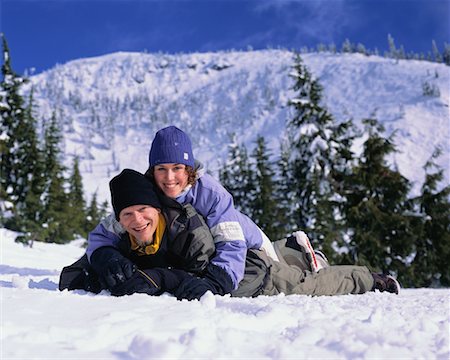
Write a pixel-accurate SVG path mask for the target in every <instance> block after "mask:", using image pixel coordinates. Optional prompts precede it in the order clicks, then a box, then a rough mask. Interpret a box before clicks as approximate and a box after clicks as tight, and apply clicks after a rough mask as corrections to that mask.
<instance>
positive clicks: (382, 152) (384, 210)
mask: <svg viewBox="0 0 450 360" xmlns="http://www.w3.org/2000/svg"><path fill="white" fill-rule="evenodd" d="M363 124H365V126H366V135H367V140H366V141H365V142H364V144H363V152H362V154H361V158H360V159H359V161H358V164H357V165H356V166H355V167H354V168H353V173H352V174H351V175H350V176H348V178H347V180H348V181H347V185H346V191H347V195H346V204H345V214H346V222H347V226H348V227H349V230H350V232H349V233H350V236H351V238H352V239H351V242H350V244H349V247H350V252H349V253H348V256H349V257H348V259H347V261H348V262H358V263H359V264H361V265H368V266H369V267H371V268H372V269H373V270H374V271H383V272H387V271H388V270H391V271H393V272H395V273H398V275H399V278H400V281H403V279H402V278H401V276H402V274H403V273H404V272H405V270H406V266H407V262H408V260H407V258H408V256H409V255H410V254H411V252H412V244H413V243H414V236H415V233H414V231H413V228H412V218H413V217H412V216H410V215H408V214H410V213H411V208H410V206H409V204H408V201H407V200H408V199H407V197H408V192H409V189H410V183H409V181H408V180H407V179H406V178H404V177H403V176H402V175H401V174H400V173H399V172H398V171H397V170H394V169H391V168H390V166H389V165H388V164H387V160H386V157H387V156H389V155H390V154H392V153H394V152H395V151H396V149H395V145H394V143H393V137H394V134H393V135H391V136H390V137H388V138H385V137H383V132H384V128H383V126H382V125H381V124H379V123H378V121H377V120H376V119H368V120H364V121H363Z"/></svg>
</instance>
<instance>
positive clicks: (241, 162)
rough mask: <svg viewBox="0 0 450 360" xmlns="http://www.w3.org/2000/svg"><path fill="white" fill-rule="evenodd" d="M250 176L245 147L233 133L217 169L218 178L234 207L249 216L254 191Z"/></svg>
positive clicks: (250, 171) (250, 214) (251, 211)
mask: <svg viewBox="0 0 450 360" xmlns="http://www.w3.org/2000/svg"><path fill="white" fill-rule="evenodd" d="M252 177H253V175H252V170H251V166H250V162H249V158H248V155H247V149H246V147H245V146H244V145H240V144H239V143H238V142H237V138H236V135H235V134H233V135H232V142H231V144H230V145H229V150H228V157H227V160H226V162H225V164H224V165H223V166H222V169H221V170H220V171H219V178H220V181H221V183H222V185H223V186H224V187H225V188H226V189H227V190H228V191H229V192H230V193H231V195H232V196H233V199H234V203H235V205H236V208H237V209H238V210H240V211H241V212H243V213H244V214H246V215H248V216H250V217H252V214H253V209H252V206H251V203H252V200H253V199H252V198H251V194H254V192H255V188H254V186H253V184H252Z"/></svg>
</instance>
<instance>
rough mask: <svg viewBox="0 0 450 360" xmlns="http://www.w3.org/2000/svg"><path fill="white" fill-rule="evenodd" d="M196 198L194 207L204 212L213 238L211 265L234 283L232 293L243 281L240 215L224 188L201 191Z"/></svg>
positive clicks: (245, 253)
mask: <svg viewBox="0 0 450 360" xmlns="http://www.w3.org/2000/svg"><path fill="white" fill-rule="evenodd" d="M202 192H203V194H201V196H197V201H198V202H197V204H195V205H194V207H195V208H196V209H197V210H198V211H199V212H200V213H202V212H203V214H202V215H203V217H204V218H205V220H206V223H207V225H208V227H209V228H210V229H211V234H212V235H213V238H214V243H215V246H216V254H215V256H214V257H213V258H212V259H211V262H212V263H213V264H214V265H217V266H220V267H221V268H222V269H224V270H225V271H226V272H227V273H228V275H229V276H230V277H231V280H232V281H233V286H234V289H237V287H238V285H239V282H240V281H241V280H242V279H243V278H244V270H245V257H246V255H247V243H246V239H245V236H244V231H243V228H242V224H241V219H242V214H241V213H240V212H239V211H238V210H236V208H235V207H234V204H233V198H232V196H231V194H230V193H228V192H227V191H226V190H225V189H224V188H223V187H221V186H220V187H219V185H217V187H216V188H215V189H214V190H211V189H203V191H202Z"/></svg>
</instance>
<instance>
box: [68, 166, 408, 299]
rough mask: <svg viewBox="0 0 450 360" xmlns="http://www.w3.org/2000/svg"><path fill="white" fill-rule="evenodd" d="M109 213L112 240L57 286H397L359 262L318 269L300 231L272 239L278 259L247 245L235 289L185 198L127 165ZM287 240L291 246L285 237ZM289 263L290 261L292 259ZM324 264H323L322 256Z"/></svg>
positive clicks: (175, 289)
mask: <svg viewBox="0 0 450 360" xmlns="http://www.w3.org/2000/svg"><path fill="white" fill-rule="evenodd" d="M110 189H111V199H112V204H113V208H114V217H115V219H116V220H118V221H119V224H120V225H121V227H122V230H117V231H118V233H120V234H121V235H120V238H119V240H118V242H117V243H116V244H115V246H103V247H100V248H98V249H96V250H95V251H94V252H93V254H92V255H91V263H90V264H89V262H88V261H87V256H86V255H85V256H83V258H82V259H80V260H79V261H77V262H76V263H75V264H72V265H71V266H69V267H66V268H64V269H63V272H62V274H61V278H60V290H64V289H69V290H73V289H84V290H88V291H93V292H99V291H101V290H102V289H109V290H110V291H111V294H112V295H116V296H121V295H129V294H132V293H147V294H150V295H159V294H162V293H163V292H169V293H172V294H174V295H175V296H176V297H177V298H178V299H189V300H192V299H198V298H200V297H201V296H202V295H203V294H204V293H205V292H206V291H208V290H209V291H211V292H213V293H214V294H220V295H224V294H226V293H231V294H232V295H233V296H258V295H274V294H278V293H285V294H287V295H288V294H308V295H338V294H347V293H355V294H358V293H364V292H366V291H368V290H374V289H375V288H377V289H379V290H381V291H384V290H386V291H390V292H398V289H399V286H398V284H397V282H396V281H395V280H394V279H392V278H390V277H386V276H381V275H376V274H371V273H370V271H369V270H368V269H367V268H365V267H356V266H332V267H329V266H328V267H325V268H322V269H320V270H319V269H318V268H319V266H318V261H317V259H316V258H315V256H314V252H313V251H312V247H311V245H310V244H309V240H308V238H307V237H306V235H305V234H304V233H302V232H297V233H295V234H294V235H293V236H291V237H290V238H288V239H284V240H281V241H279V242H277V243H278V244H277V245H278V246H277V247H278V248H279V253H280V255H283V251H284V255H286V254H287V255H288V256H286V259H287V260H289V261H290V262H291V265H289V264H288V263H287V262H286V261H285V258H283V257H281V258H282V259H283V261H274V260H272V259H271V258H269V257H268V256H267V255H266V253H265V252H264V251H262V250H256V249H250V250H249V251H248V252H247V256H246V265H245V274H244V278H243V280H242V281H241V283H240V284H239V287H238V288H237V289H236V290H228V291H227V290H226V289H231V288H232V280H231V278H230V277H229V276H228V274H227V273H226V272H225V271H224V270H223V269H222V268H221V267H219V266H217V265H214V264H213V263H212V261H210V260H211V259H214V256H215V254H214V251H215V250H214V243H213V240H212V235H211V233H210V230H209V228H208V227H207V225H206V224H205V222H204V221H203V219H202V218H201V216H200V215H199V214H197V212H196V211H195V210H194V209H193V208H192V207H191V206H190V205H189V204H188V205H185V207H182V206H181V205H180V204H178V203H177V202H176V201H174V200H173V199H170V198H168V197H167V196H165V195H164V194H163V193H162V192H158V193H157V192H155V189H154V187H153V185H152V183H151V182H150V180H149V179H148V178H146V177H145V176H144V175H142V174H140V173H138V172H136V171H134V170H129V169H126V170H124V171H122V173H121V174H120V175H118V176H116V177H115V178H113V179H112V180H111V182H110ZM289 242H291V243H292V244H291V246H292V247H290V248H288V247H287V246H286V243H289ZM292 262H294V263H296V265H292ZM323 265H327V264H325V263H324V262H323Z"/></svg>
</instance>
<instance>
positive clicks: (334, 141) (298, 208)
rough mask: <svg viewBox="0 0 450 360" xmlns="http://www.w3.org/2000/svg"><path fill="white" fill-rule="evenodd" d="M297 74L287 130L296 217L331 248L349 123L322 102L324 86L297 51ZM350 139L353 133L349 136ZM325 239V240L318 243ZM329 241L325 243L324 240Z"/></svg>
mask: <svg viewBox="0 0 450 360" xmlns="http://www.w3.org/2000/svg"><path fill="white" fill-rule="evenodd" d="M294 70H295V71H294V73H293V75H292V76H293V77H294V78H295V85H294V90H295V91H296V92H297V97H296V98H295V99H293V100H291V101H290V105H291V106H292V107H293V109H294V114H293V117H292V118H291V119H289V121H288V124H287V131H288V133H289V134H290V135H289V136H290V137H291V139H292V141H293V142H292V144H291V145H292V147H293V150H292V155H291V159H290V160H289V161H290V170H291V171H292V175H291V176H290V178H291V179H295V181H296V184H295V185H294V188H295V200H296V202H297V203H296V204H295V205H294V207H295V216H294V218H295V221H296V223H297V225H298V226H299V227H300V229H302V230H305V231H306V232H307V233H308V235H309V236H310V239H311V240H312V241H313V242H315V243H316V246H318V247H319V248H324V249H329V248H330V247H331V241H332V238H334V237H336V234H337V232H336V231H337V225H336V221H335V219H336V218H338V216H337V214H336V212H338V211H339V208H338V207H337V206H336V204H335V192H336V189H335V188H334V181H333V178H332V177H333V176H334V171H333V169H334V167H336V166H342V164H343V163H345V162H346V161H348V160H347V159H345V158H342V156H343V154H344V153H345V152H344V150H343V147H344V145H345V144H344V143H342V141H341V140H342V139H343V138H345V136H346V135H345V133H342V131H343V130H346V129H348V128H349V127H346V126H341V125H339V124H336V123H335V122H334V120H333V117H332V115H331V114H330V113H329V112H328V110H327V109H326V108H325V107H323V106H322V105H321V101H322V87H321V86H320V84H319V83H318V81H317V80H315V79H313V78H312V76H311V73H310V72H309V70H308V69H307V68H306V66H304V65H303V63H302V59H301V58H300V56H298V55H297V57H296V59H295V65H294ZM348 139H350V137H348ZM319 239H321V240H322V242H321V243H318V240H319ZM325 240H326V241H327V242H328V243H323V241H325Z"/></svg>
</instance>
